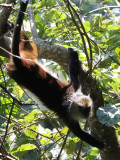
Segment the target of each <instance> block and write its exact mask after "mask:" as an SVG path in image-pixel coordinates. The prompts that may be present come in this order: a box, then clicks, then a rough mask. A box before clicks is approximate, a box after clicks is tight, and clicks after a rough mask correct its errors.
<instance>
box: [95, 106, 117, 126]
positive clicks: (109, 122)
mask: <svg viewBox="0 0 120 160" xmlns="http://www.w3.org/2000/svg"><path fill="white" fill-rule="evenodd" d="M97 116H98V119H99V121H100V122H101V123H102V124H105V125H106V126H114V125H116V124H117V123H118V122H120V110H119V109H117V108H116V107H115V105H110V104H108V105H106V106H105V107H104V108H103V107H100V108H99V109H98V110H97Z"/></svg>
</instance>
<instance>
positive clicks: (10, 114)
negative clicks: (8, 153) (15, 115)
mask: <svg viewBox="0 0 120 160" xmlns="http://www.w3.org/2000/svg"><path fill="white" fill-rule="evenodd" d="M14 104H15V102H14V100H13V104H12V107H11V110H10V113H9V118H8V122H7V126H6V131H5V135H4V138H3V141H2V142H1V146H0V149H1V148H2V146H3V143H4V141H5V138H6V136H7V131H8V126H9V123H10V118H11V116H12V111H13V107H14Z"/></svg>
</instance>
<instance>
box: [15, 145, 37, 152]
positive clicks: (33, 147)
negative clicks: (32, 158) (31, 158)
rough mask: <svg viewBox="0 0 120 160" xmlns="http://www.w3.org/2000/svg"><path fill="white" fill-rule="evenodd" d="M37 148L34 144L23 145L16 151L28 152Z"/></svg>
mask: <svg viewBox="0 0 120 160" xmlns="http://www.w3.org/2000/svg"><path fill="white" fill-rule="evenodd" d="M35 148H37V147H36V146H35V145H34V144H23V145H21V146H20V147H18V149H17V151H28V150H33V149H35Z"/></svg>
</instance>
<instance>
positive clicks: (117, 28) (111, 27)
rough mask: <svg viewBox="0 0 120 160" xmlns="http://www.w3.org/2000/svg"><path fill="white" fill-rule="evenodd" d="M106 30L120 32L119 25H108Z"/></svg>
mask: <svg viewBox="0 0 120 160" xmlns="http://www.w3.org/2000/svg"><path fill="white" fill-rule="evenodd" d="M107 30H120V25H117V24H116V25H110V26H108V28H107Z"/></svg>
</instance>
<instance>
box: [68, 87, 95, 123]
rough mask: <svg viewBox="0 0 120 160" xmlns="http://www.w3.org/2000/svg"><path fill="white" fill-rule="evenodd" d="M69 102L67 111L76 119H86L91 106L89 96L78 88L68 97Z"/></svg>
mask: <svg viewBox="0 0 120 160" xmlns="http://www.w3.org/2000/svg"><path fill="white" fill-rule="evenodd" d="M70 101H71V104H70V106H69V113H70V115H72V118H73V119H74V120H76V121H80V120H81V119H87V118H88V117H89V115H90V112H91V108H92V106H93V102H92V99H91V98H90V96H86V95H84V94H83V93H82V92H81V90H80V89H78V90H77V92H75V93H73V94H72V96H71V97H70Z"/></svg>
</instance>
